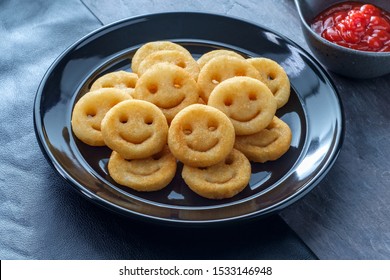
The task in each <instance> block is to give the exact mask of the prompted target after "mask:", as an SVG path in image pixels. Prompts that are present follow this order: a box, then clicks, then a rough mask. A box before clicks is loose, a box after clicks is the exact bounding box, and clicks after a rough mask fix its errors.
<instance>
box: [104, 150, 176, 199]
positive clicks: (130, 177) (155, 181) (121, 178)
mask: <svg viewBox="0 0 390 280" xmlns="http://www.w3.org/2000/svg"><path fill="white" fill-rule="evenodd" d="M176 166H177V164H176V159H175V157H174V156H173V155H172V154H171V152H170V151H169V149H168V147H167V146H165V148H164V149H163V150H162V151H161V152H159V153H157V154H155V155H152V156H150V157H147V158H143V159H133V160H126V159H124V158H122V157H121V156H120V155H119V154H118V153H117V152H115V151H113V152H112V154H111V157H110V159H109V162H108V172H109V174H110V176H111V177H112V178H113V179H114V181H115V182H117V183H118V184H121V185H123V186H126V187H129V188H132V189H134V190H137V191H145V192H149V191H157V190H161V189H162V188H164V187H166V186H167V185H168V184H169V183H170V182H171V181H172V179H173V177H174V176H175V174H176Z"/></svg>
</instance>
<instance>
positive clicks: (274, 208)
mask: <svg viewBox="0 0 390 280" xmlns="http://www.w3.org/2000/svg"><path fill="white" fill-rule="evenodd" d="M186 15H188V16H191V17H197V16H198V17H216V18H219V19H221V20H226V21H236V22H241V23H244V24H247V25H250V26H252V27H253V28H258V29H259V30H262V31H268V32H270V33H272V34H275V35H277V36H278V37H279V38H281V39H283V40H284V42H285V43H287V44H288V45H290V46H293V47H294V48H296V49H298V50H299V51H300V53H301V54H303V55H304V56H305V57H306V58H307V59H309V60H310V62H311V63H313V65H314V66H315V67H316V71H319V72H320V73H321V75H322V76H321V78H322V79H325V80H326V84H327V85H328V86H329V87H330V88H332V89H333V92H332V93H331V94H333V98H334V99H335V100H336V103H337V105H338V108H336V112H337V117H336V119H335V121H336V122H337V123H336V124H335V130H334V134H335V136H334V137H335V139H334V143H332V146H331V147H330V148H329V149H328V150H327V151H326V153H327V156H326V157H324V159H323V161H322V162H321V164H320V165H319V166H318V170H317V172H316V173H315V174H309V176H308V178H307V180H306V181H305V182H304V183H303V184H301V185H300V186H298V190H297V191H296V192H295V193H293V194H292V195H291V196H289V197H287V198H286V199H284V200H281V201H278V202H277V203H274V204H273V205H271V206H269V207H266V208H263V209H257V211H252V212H249V213H245V214H240V215H234V214H232V215H228V216H223V217H221V218H220V217H219V215H220V214H218V215H217V216H216V217H215V218H210V219H194V218H191V219H180V218H167V217H162V216H159V215H158V213H156V214H155V215H150V214H145V213H142V212H138V211H134V209H127V208H124V207H122V206H121V205H118V204H115V203H112V202H111V201H108V200H105V199H104V198H102V197H100V196H98V195H96V193H94V192H92V191H90V190H89V189H88V188H86V187H85V186H84V185H81V184H80V183H79V182H77V181H76V180H75V179H74V178H73V176H72V173H71V172H70V171H69V170H68V169H67V168H66V167H64V166H63V165H61V163H60V162H59V161H58V160H57V159H56V158H55V156H54V155H53V152H52V150H51V148H50V147H49V144H48V143H47V141H46V137H47V135H46V132H45V126H44V122H43V120H42V114H41V103H42V98H43V95H44V87H45V84H46V83H47V82H48V81H49V79H50V77H51V75H52V74H53V71H55V69H56V67H57V66H58V65H59V63H61V61H62V60H63V59H64V58H65V57H66V56H67V55H69V54H70V53H72V51H74V50H75V49H76V48H77V47H78V46H80V45H81V44H83V43H84V42H86V41H88V40H91V38H93V37H94V36H96V35H99V34H101V33H105V32H107V30H112V29H115V28H116V27H117V28H119V27H120V26H122V25H123V24H129V25H132V24H137V22H139V21H141V20H149V21H152V20H153V18H155V17H176V16H186ZM297 94H298V92H297ZM298 95H299V94H298ZM33 110H34V112H33V118H34V130H35V134H36V137H37V140H38V143H39V146H40V148H41V150H42V152H43V154H44V156H45V157H46V159H47V160H48V162H49V163H50V164H51V165H52V166H53V167H54V169H55V171H56V172H57V173H58V174H59V175H60V176H61V177H62V178H64V179H65V180H66V181H67V182H68V183H69V184H70V185H71V186H72V187H73V188H74V189H75V190H76V191H78V192H79V193H80V194H81V195H82V196H83V197H85V198H87V199H88V200H91V201H92V202H94V203H97V204H98V205H100V206H103V207H104V208H107V209H109V210H112V211H114V212H116V213H119V214H122V215H125V216H130V217H132V218H136V219H141V220H147V221H151V222H159V223H164V224H171V225H172V224H173V225H210V224H225V223H227V222H229V223H230V222H233V221H243V220H249V219H253V218H259V217H263V216H267V215H269V214H273V213H277V212H279V211H280V210H282V209H284V208H285V207H287V206H289V205H291V204H292V203H294V202H296V201H297V200H299V199H300V198H302V197H303V196H304V195H306V194H307V193H308V192H310V191H311V190H312V189H313V188H314V187H315V186H316V185H317V184H318V183H319V182H320V181H321V180H322V179H323V178H324V176H325V175H326V174H327V173H328V171H329V170H330V168H331V167H332V166H333V164H334V162H335V161H336V159H337V157H338V155H339V152H340V150H341V146H342V143H343V139H344V133H345V132H344V130H345V128H344V126H345V124H344V122H345V118H344V111H343V107H342V102H341V99H340V97H339V93H338V91H337V88H336V87H335V85H334V83H333V81H332V79H331V77H330V75H329V74H328V73H327V71H326V70H325V69H324V68H323V67H322V66H321V65H320V63H319V62H318V61H317V60H316V59H315V58H314V57H313V56H312V55H311V54H309V53H308V52H307V51H306V50H304V49H303V48H301V47H300V46H299V45H297V44H296V43H295V42H294V41H292V40H291V39H289V38H287V37H286V36H284V35H282V34H280V33H279V32H276V31H274V30H272V29H270V28H267V27H265V26H263V25H260V24H257V23H254V22H251V21H248V20H246V19H242V18H238V17H232V16H226V15H220V14H212V13H197V12H169V13H154V14H145V15H140V16H136V17H131V18H126V19H123V20H119V21H116V22H113V23H111V24H108V25H105V26H102V27H100V28H98V29H97V30H95V31H92V32H90V33H89V34H87V35H85V36H83V37H82V38H81V39H79V40H78V41H76V42H75V43H74V44H72V45H71V46H69V47H68V48H67V49H66V50H65V51H64V52H63V53H62V54H61V55H59V56H58V58H57V59H56V60H55V61H54V62H53V63H52V65H51V66H50V67H49V69H48V70H47V71H46V73H45V75H44V77H43V79H42V81H41V83H40V85H39V87H38V90H37V93H36V96H35V100H34V108H33ZM305 114H306V112H305ZM157 204H158V203H157ZM233 204H234V203H233ZM173 208H175V207H173ZM179 208H180V207H179ZM187 208H188V207H187ZM206 208H207V207H206ZM215 208H218V207H215ZM221 208H224V206H222V207H221ZM188 209H190V208H188ZM190 210H191V211H193V210H195V211H213V208H207V209H190Z"/></svg>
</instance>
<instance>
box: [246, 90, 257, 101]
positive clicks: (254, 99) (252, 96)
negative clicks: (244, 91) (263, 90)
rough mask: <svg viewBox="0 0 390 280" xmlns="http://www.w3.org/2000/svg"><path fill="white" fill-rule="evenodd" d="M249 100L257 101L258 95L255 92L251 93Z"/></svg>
mask: <svg viewBox="0 0 390 280" xmlns="http://www.w3.org/2000/svg"><path fill="white" fill-rule="evenodd" d="M248 98H249V100H251V101H256V100H257V95H256V93H255V92H251V93H249V94H248Z"/></svg>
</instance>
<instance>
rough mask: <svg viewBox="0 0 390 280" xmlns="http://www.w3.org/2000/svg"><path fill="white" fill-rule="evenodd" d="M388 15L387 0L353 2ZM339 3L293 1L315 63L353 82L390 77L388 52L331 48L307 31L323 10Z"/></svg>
mask: <svg viewBox="0 0 390 280" xmlns="http://www.w3.org/2000/svg"><path fill="white" fill-rule="evenodd" d="M354 1H356V2H364V3H371V4H374V5H376V6H378V7H380V8H382V9H384V10H386V11H390V1H389V0H364V1H359V0H354ZM340 2H345V0H344V1H342V0H327V1H324V0H295V5H296V7H297V9H298V13H299V16H300V18H301V23H302V31H303V35H304V36H305V38H306V41H307V43H308V45H309V47H310V49H311V51H312V52H313V54H314V55H315V56H316V57H317V59H318V60H319V61H320V62H321V63H322V64H323V65H324V66H325V67H326V68H328V69H329V70H331V71H333V72H335V73H338V74H340V75H343V76H347V77H353V78H374V77H379V76H382V75H386V74H389V73H390V52H382V53H378V52H366V51H357V50H353V49H349V48H345V47H341V46H339V45H336V44H333V43H331V42H329V41H327V40H325V39H324V38H322V37H321V36H319V35H318V34H317V33H315V32H314V31H313V30H312V29H311V28H310V23H311V21H312V20H313V19H314V18H315V17H316V16H317V15H318V14H319V13H320V12H322V11H323V10H324V9H326V8H328V7H329V6H331V5H333V4H335V3H340Z"/></svg>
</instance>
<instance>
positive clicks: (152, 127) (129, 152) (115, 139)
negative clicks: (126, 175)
mask: <svg viewBox="0 0 390 280" xmlns="http://www.w3.org/2000/svg"><path fill="white" fill-rule="evenodd" d="M167 133H168V124H167V120H166V118H165V116H164V115H163V113H162V112H161V110H160V109H159V108H158V107H157V106H156V105H154V104H152V103H150V102H147V101H143V100H128V101H126V102H122V103H120V104H118V105H117V106H114V107H113V108H111V110H110V111H108V112H107V114H106V116H105V117H104V118H103V120H102V135H103V139H104V142H105V143H106V145H107V146H108V147H109V148H111V149H112V150H114V151H116V152H118V153H119V154H120V155H121V156H122V157H123V158H125V159H140V158H146V157H149V156H151V155H154V154H156V153H158V152H160V151H161V150H162V149H163V148H164V146H165V145H166V143H167Z"/></svg>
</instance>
